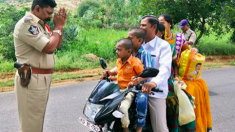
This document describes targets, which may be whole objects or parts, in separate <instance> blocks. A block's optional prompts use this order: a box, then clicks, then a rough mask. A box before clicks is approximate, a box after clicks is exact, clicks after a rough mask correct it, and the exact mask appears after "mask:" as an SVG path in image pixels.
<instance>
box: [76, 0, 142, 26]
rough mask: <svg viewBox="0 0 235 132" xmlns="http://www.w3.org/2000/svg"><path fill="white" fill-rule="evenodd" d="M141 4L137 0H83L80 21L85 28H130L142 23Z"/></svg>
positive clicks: (79, 11)
mask: <svg viewBox="0 0 235 132" xmlns="http://www.w3.org/2000/svg"><path fill="white" fill-rule="evenodd" d="M89 4H90V5H89ZM140 4H141V2H139V1H136V0H128V1H126V0H101V1H100V2H98V1H97V2H96V1H83V2H82V3H81V4H80V5H79V7H78V16H80V17H81V18H80V21H79V23H80V25H82V26H83V27H84V28H91V27H99V28H103V27H105V28H114V29H129V28H132V27H135V26H138V25H139V23H140V15H139V8H137V7H140ZM94 5H96V6H94ZM98 5H99V6H98Z"/></svg>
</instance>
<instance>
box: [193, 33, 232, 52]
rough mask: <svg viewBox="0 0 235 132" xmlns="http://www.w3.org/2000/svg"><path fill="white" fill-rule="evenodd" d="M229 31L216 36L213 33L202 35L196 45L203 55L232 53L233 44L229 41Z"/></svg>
mask: <svg viewBox="0 0 235 132" xmlns="http://www.w3.org/2000/svg"><path fill="white" fill-rule="evenodd" d="M230 37H231V33H228V34H223V35H221V36H220V38H218V37H217V36H216V34H215V33H212V34H211V35H209V36H203V37H202V38H201V39H200V41H199V43H198V45H197V47H198V49H199V52H200V53H201V54H204V55H234V54H235V44H232V43H231V41H230Z"/></svg>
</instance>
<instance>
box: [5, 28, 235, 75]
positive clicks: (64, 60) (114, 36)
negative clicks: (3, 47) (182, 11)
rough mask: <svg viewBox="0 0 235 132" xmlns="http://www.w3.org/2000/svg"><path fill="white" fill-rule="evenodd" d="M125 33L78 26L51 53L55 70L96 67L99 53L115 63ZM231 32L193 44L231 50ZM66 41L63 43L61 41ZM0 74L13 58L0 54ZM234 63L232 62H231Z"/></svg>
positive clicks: (206, 50) (215, 51) (208, 51)
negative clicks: (70, 40)
mask: <svg viewBox="0 0 235 132" xmlns="http://www.w3.org/2000/svg"><path fill="white" fill-rule="evenodd" d="M126 36H127V31H126V30H114V29H98V28H90V29H80V30H79V34H78V36H77V39H76V41H75V42H73V43H72V44H69V45H67V46H66V48H65V49H63V48H62V49H61V50H60V51H58V52H57V53H56V56H55V61H56V62H55V71H60V70H63V71H69V70H71V69H92V68H96V67H99V66H100V64H99V60H98V58H99V57H103V58H105V60H107V62H109V63H113V64H114V63H115V60H116V55H115V53H114V48H115V44H116V42H117V41H118V40H119V39H121V38H124V37H126ZM230 36H231V33H228V34H224V35H222V36H221V38H220V39H218V40H216V35H215V34H211V35H210V36H203V37H202V38H201V40H200V42H199V44H198V45H197V47H198V48H199V52H200V53H202V54H204V55H231V54H235V44H231V42H230V40H229V38H230ZM62 45H66V44H62ZM89 53H92V54H94V55H96V56H97V57H98V58H96V59H94V60H92V59H91V58H89V57H86V56H84V55H85V54H89ZM0 60H1V61H0V76H2V75H5V74H7V73H9V72H13V71H15V69H14V68H13V64H14V63H13V61H7V60H5V59H4V57H3V56H1V55H0ZM231 64H233V65H234V63H231Z"/></svg>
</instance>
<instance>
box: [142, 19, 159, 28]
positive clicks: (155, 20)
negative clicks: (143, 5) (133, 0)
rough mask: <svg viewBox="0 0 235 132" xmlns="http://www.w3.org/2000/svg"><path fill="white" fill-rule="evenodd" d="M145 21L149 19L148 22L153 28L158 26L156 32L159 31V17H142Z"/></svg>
mask: <svg viewBox="0 0 235 132" xmlns="http://www.w3.org/2000/svg"><path fill="white" fill-rule="evenodd" d="M143 19H147V20H148V22H149V23H150V24H151V26H153V25H157V29H156V31H158V26H159V21H158V19H157V17H155V16H154V15H145V16H143V17H142V20H143Z"/></svg>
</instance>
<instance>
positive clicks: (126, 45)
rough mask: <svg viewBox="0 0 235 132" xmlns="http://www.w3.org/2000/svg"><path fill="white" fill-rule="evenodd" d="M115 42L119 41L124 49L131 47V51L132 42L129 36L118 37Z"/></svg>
mask: <svg viewBox="0 0 235 132" xmlns="http://www.w3.org/2000/svg"><path fill="white" fill-rule="evenodd" d="M117 43H121V44H122V46H123V47H124V48H125V49H126V50H128V49H131V51H132V50H133V43H132V41H131V39H129V38H123V39H120V40H119V41H118V42H117Z"/></svg>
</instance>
